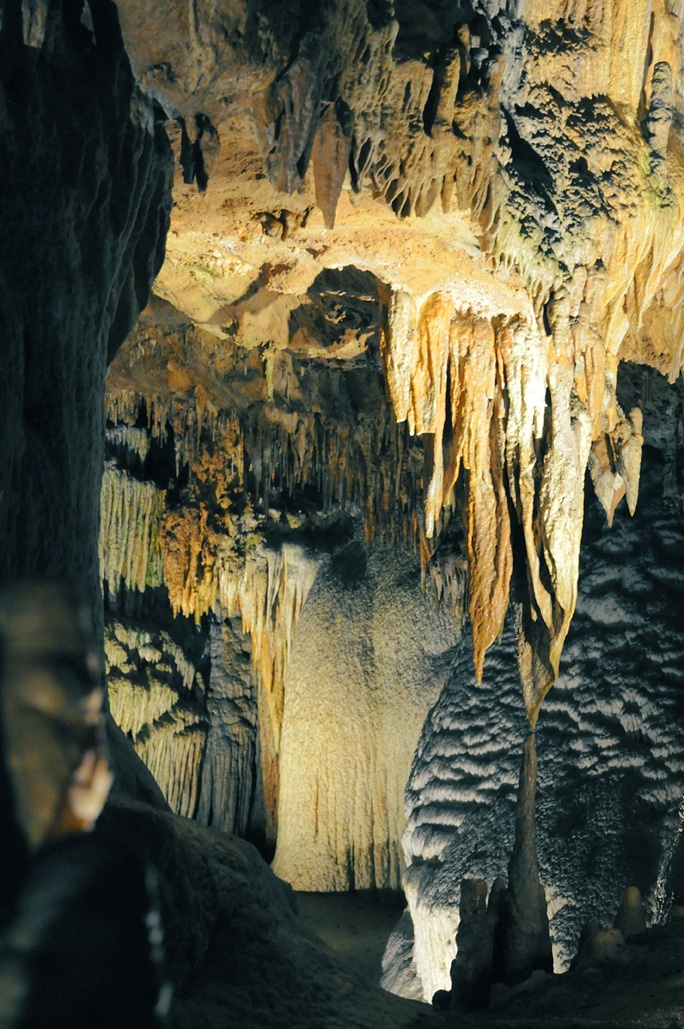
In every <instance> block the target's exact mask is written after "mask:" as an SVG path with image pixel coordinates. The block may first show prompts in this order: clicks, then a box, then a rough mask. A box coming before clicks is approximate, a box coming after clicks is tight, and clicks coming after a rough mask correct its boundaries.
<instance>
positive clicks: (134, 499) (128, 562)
mask: <svg viewBox="0 0 684 1029" xmlns="http://www.w3.org/2000/svg"><path fill="white" fill-rule="evenodd" d="M164 500H165V494H164V492H163V491H162V490H159V489H157V487H156V486H155V485H154V484H153V483H151V482H141V481H139V480H138V479H134V478H132V477H131V476H130V475H128V474H127V473H126V472H122V471H118V470H117V469H116V468H113V467H111V466H108V467H106V468H105V470H104V473H103V476H102V487H101V492H100V537H99V555H100V577H101V579H102V581H103V582H106V583H107V587H108V591H109V594H110V596H111V595H116V592H117V590H118V589H119V587H120V585H121V584H122V583H123V584H124V585H125V586H126V587H127V588H128V589H135V590H138V591H139V592H141V593H144V591H145V589H146V588H147V587H148V586H149V587H151V588H154V587H155V586H159V585H161V583H162V581H163V572H162V553H161V550H160V544H159V530H160V525H161V519H162V513H163V509H164Z"/></svg>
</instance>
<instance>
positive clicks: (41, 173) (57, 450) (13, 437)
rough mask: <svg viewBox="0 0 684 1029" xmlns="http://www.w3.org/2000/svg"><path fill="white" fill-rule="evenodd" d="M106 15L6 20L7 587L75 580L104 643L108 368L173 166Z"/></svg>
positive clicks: (148, 273)
mask: <svg viewBox="0 0 684 1029" xmlns="http://www.w3.org/2000/svg"><path fill="white" fill-rule="evenodd" d="M91 8H92V16H93V23H94V30H93V31H92V32H91V31H90V30H88V29H87V28H86V26H85V25H84V24H81V22H80V21H79V17H78V14H77V13H74V12H75V8H74V9H73V11H72V10H71V9H66V8H65V9H64V10H63V9H62V6H61V5H57V4H40V5H25V4H21V3H20V2H16V3H15V2H9V0H8V2H6V3H3V5H2V8H1V12H0V13H1V17H0V50H1V59H0V65H1V70H0V136H1V141H0V164H1V165H2V189H1V190H0V220H1V221H2V226H3V231H2V238H1V240H0V269H1V271H0V292H1V299H0V309H1V311H2V313H1V314H0V318H1V319H2V330H1V331H2V339H3V377H2V378H3V382H2V404H1V405H0V406H1V408H2V415H1V416H0V417H1V418H2V421H1V426H2V428H1V430H0V431H1V433H2V451H3V455H4V460H3V465H2V471H1V472H0V533H1V534H2V538H3V547H2V557H1V558H0V574H2V575H3V576H6V577H12V576H16V575H17V574H26V573H35V574H40V575H53V576H64V575H66V576H68V577H70V578H72V579H73V580H74V581H76V582H77V583H78V584H79V585H80V587H81V588H82V589H83V591H84V595H85V596H86V597H87V598H88V600H89V602H90V604H91V607H92V610H93V614H94V618H95V622H96V625H98V626H99V627H100V632H101V618H102V616H101V601H100V592H99V576H98V561H97V538H98V510H99V493H100V477H101V474H102V456H103V431H102V406H103V394H104V374H105V367H106V361H107V356H108V354H110V355H111V354H112V353H114V352H115V350H116V348H117V347H118V345H119V344H120V343H121V341H122V340H123V338H124V337H125V335H126V334H127V332H128V331H129V329H130V328H131V325H132V324H133V322H134V320H135V318H136V317H137V315H138V313H139V311H140V309H141V308H142V307H143V306H144V304H145V303H146V301H147V296H148V293H149V289H150V286H151V283H152V280H153V278H154V276H155V274H156V273H157V271H158V270H159V267H160V265H161V262H162V259H163V253H164V240H165V235H166V230H167V227H168V221H169V209H170V194H169V190H170V184H171V174H172V163H171V155H170V148H169V145H168V142H167V140H166V137H165V134H164V132H163V128H162V127H161V126H160V125H159V122H158V119H157V117H156V114H155V110H154V108H153V105H152V103H151V101H150V100H149V98H147V97H146V96H145V95H144V94H143V93H142V92H141V91H140V90H139V88H138V86H137V85H136V83H135V80H134V78H133V75H132V73H131V69H130V66H129V63H128V60H127V57H126V53H125V50H124V45H123V42H122V39H121V35H120V32H119V27H118V22H117V17H116V10H115V9H114V8H113V6H112V5H109V4H107V3H93V4H92V5H91ZM91 27H92V26H91Z"/></svg>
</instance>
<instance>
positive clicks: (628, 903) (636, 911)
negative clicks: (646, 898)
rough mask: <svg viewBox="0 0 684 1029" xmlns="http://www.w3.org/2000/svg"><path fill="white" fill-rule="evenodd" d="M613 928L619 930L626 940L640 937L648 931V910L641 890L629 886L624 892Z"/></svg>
mask: <svg viewBox="0 0 684 1029" xmlns="http://www.w3.org/2000/svg"><path fill="white" fill-rule="evenodd" d="M613 928H614V929H619V930H620V932H621V933H622V935H623V936H624V938H625V939H628V937H630V936H638V935H639V933H643V932H644V931H645V930H646V909H645V907H644V904H643V901H642V899H641V890H639V889H637V887H636V886H628V887H627V888H626V889H625V890H624V891H623V894H622V900H621V901H620V907H619V908H618V911H617V914H616V916H615V921H614V922H613Z"/></svg>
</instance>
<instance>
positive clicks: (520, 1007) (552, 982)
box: [297, 894, 684, 1029]
mask: <svg viewBox="0 0 684 1029" xmlns="http://www.w3.org/2000/svg"><path fill="white" fill-rule="evenodd" d="M297 901H298V905H299V909H300V916H301V917H302V920H303V921H304V922H305V924H307V925H308V926H309V927H311V928H313V929H314V930H315V931H316V932H317V933H318V934H319V935H320V936H321V938H322V939H323V940H324V941H325V942H326V943H327V944H328V945H329V946H330V948H331V949H332V950H333V951H334V952H335V953H336V954H337V955H338V956H340V957H341V958H342V959H343V961H344V962H345V963H348V964H349V965H351V966H353V967H355V968H357V969H358V970H364V969H366V970H368V971H371V972H372V970H373V968H374V962H375V959H376V958H377V959H379V957H380V956H381V947H382V943H381V938H382V926H383V925H384V924H385V923H386V922H387V921H389V919H390V918H391V916H392V911H393V910H394V911H396V902H395V903H394V905H391V904H389V903H388V902H386V901H385V902H378V900H377V898H371V897H369V896H367V895H366V896H364V895H361V894H359V895H355V894H328V895H321V894H298V895H297ZM376 952H377V953H376ZM425 1012H426V1022H425V1024H426V1025H433V1026H435V1029H437V1027H441V1026H445V1027H446V1026H456V1025H457V1026H464V1027H472V1029H476V1027H480V1029H490V1027H491V1029H509V1027H510V1029H523V1027H530V1029H542V1027H546V1026H548V1027H549V1029H581V1027H587V1029H588V1027H592V1029H632V1027H637V1026H638V1027H640V1029H678V1027H682V1026H684V921H674V922H672V923H670V924H668V925H664V926H659V927H656V928H653V929H650V930H648V931H647V932H646V933H643V934H641V935H638V936H635V937H632V938H630V939H629V940H628V941H627V942H626V943H625V944H624V946H621V947H619V948H618V956H617V958H616V959H615V960H614V961H610V962H605V963H602V962H598V961H587V962H585V963H584V964H583V965H581V967H579V968H578V969H577V970H576V971H573V972H566V973H565V974H563V975H545V974H544V973H535V974H534V975H533V976H532V977H531V979H530V980H529V981H528V982H526V983H522V984H521V985H520V986H518V987H515V988H514V989H508V988H506V987H503V986H497V987H495V989H494V991H493V995H492V1001H491V1006H490V1008H489V1010H487V1011H483V1012H479V1013H477V1014H470V1015H461V1014H458V1013H455V1012H454V1011H453V1010H444V1011H432V1010H430V1009H429V1008H428V1007H427V1006H425ZM428 1012H429V1014H428ZM367 1024H368V1026H369V1029H370V1027H371V1025H372V1024H373V1023H371V1022H368V1023H367Z"/></svg>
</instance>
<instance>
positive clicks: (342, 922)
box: [296, 890, 406, 983]
mask: <svg viewBox="0 0 684 1029" xmlns="http://www.w3.org/2000/svg"><path fill="white" fill-rule="evenodd" d="M296 897H297V907H298V909H299V915H300V918H301V919H302V921H303V922H304V924H305V925H306V926H307V927H308V928H309V929H311V930H312V931H313V932H315V933H316V934H317V935H318V936H320V937H321V939H322V940H323V941H324V942H325V943H327V945H328V947H330V949H331V950H332V951H333V952H334V953H335V954H337V955H338V957H341V958H342V959H343V961H344V962H345V963H346V964H347V965H349V966H351V967H352V968H353V969H354V971H355V972H358V973H359V974H361V975H364V976H366V978H368V979H370V980H371V981H372V982H374V983H377V982H379V980H380V976H381V974H382V956H383V954H384V952H385V946H386V944H387V940H388V938H389V935H390V933H391V932H392V930H393V929H394V927H395V925H396V924H397V922H398V921H399V918H400V916H401V913H402V911H403V910H404V908H405V906H406V901H405V900H404V895H403V894H402V893H400V892H393V891H391V890H386V891H383V892H381V893H378V892H377V891H375V890H359V891H356V892H354V893H299V892H298V893H297V894H296Z"/></svg>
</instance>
